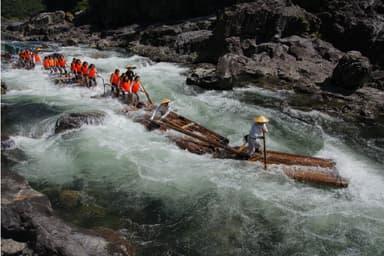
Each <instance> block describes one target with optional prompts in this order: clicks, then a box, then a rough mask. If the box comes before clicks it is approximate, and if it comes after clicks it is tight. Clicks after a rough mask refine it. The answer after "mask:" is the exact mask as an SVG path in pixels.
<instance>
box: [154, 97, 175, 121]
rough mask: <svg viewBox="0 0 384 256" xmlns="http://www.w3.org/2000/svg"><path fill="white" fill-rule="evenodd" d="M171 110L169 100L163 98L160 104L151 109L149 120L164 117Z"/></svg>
mask: <svg viewBox="0 0 384 256" xmlns="http://www.w3.org/2000/svg"><path fill="white" fill-rule="evenodd" d="M170 112H171V100H170V99H167V98H164V99H163V100H162V101H161V102H160V105H159V106H158V107H157V108H156V109H155V111H153V114H152V116H151V120H154V119H155V118H156V119H164V118H166V117H167V115H168V114H169V113H170Z"/></svg>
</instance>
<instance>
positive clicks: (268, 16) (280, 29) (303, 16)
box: [214, 0, 320, 55]
mask: <svg viewBox="0 0 384 256" xmlns="http://www.w3.org/2000/svg"><path fill="white" fill-rule="evenodd" d="M319 26H320V21H319V19H318V18H317V17H316V16H314V15H312V14H310V13H308V12H307V11H305V10H304V9H302V8H300V7H298V6H294V5H291V4H290V3H289V1H285V0H272V1H264V0H258V1H253V2H251V3H242V4H237V5H233V6H231V7H228V8H226V9H225V10H223V11H221V12H220V13H219V14H218V19H217V22H216V27H215V29H214V41H215V43H216V45H217V50H216V54H219V55H221V54H222V53H224V51H225V49H223V48H221V49H220V47H219V46H220V45H224V44H223V43H224V41H225V39H226V38H228V37H233V36H239V37H241V38H244V39H245V38H254V39H256V42H257V43H262V42H267V41H271V40H272V39H273V38H274V37H275V36H276V35H278V36H280V37H285V36H290V35H293V34H295V35H306V34H309V33H314V32H317V31H318V29H319Z"/></svg>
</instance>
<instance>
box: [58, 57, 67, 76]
mask: <svg viewBox="0 0 384 256" xmlns="http://www.w3.org/2000/svg"><path fill="white" fill-rule="evenodd" d="M58 61H59V67H60V70H61V73H62V74H67V70H66V68H65V67H66V66H67V61H66V60H65V58H64V56H63V55H60V56H59V59H58Z"/></svg>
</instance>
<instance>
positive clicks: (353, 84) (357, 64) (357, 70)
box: [332, 51, 371, 90]
mask: <svg viewBox="0 0 384 256" xmlns="http://www.w3.org/2000/svg"><path fill="white" fill-rule="evenodd" d="M370 78H371V65H370V63H369V60H368V58H367V57H364V56H363V55H362V54H361V53H360V52H357V51H350V52H347V53H346V54H345V55H344V56H343V57H342V58H341V59H340V61H339V63H338V64H337V66H336V67H335V69H334V71H333V74H332V82H333V84H334V85H335V86H337V87H341V88H344V89H347V90H355V89H358V88H361V87H362V86H363V85H364V84H365V83H366V82H367V81H369V80H370Z"/></svg>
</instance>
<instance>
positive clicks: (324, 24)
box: [292, 0, 384, 65]
mask: <svg viewBox="0 0 384 256" xmlns="http://www.w3.org/2000/svg"><path fill="white" fill-rule="evenodd" d="M292 2H293V3H295V4H297V5H299V6H301V7H303V8H304V9H306V10H307V11H309V12H311V13H313V14H315V15H316V16H317V17H319V19H320V21H321V27H320V34H321V35H322V37H323V39H324V40H326V41H329V42H331V43H332V44H334V45H335V46H336V47H337V48H339V49H341V50H343V51H350V50H358V51H361V52H362V53H363V54H364V55H367V56H368V57H369V58H370V59H371V61H372V62H373V63H378V64H380V65H384V54H378V53H380V52H383V51H384V2H383V1H382V0H372V1H368V0H349V1H345V0H318V1H306V0H293V1H292Z"/></svg>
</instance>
